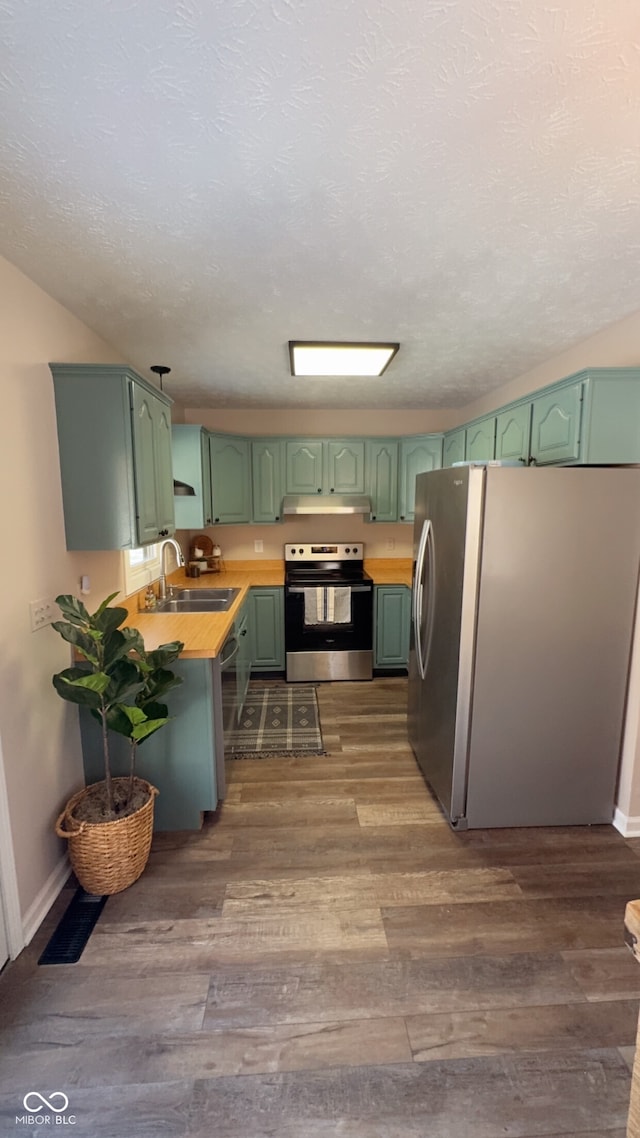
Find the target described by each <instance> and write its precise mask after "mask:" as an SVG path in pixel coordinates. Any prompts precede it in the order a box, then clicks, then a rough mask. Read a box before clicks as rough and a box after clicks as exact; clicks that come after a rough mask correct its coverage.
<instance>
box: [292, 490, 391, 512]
mask: <svg viewBox="0 0 640 1138" xmlns="http://www.w3.org/2000/svg"><path fill="white" fill-rule="evenodd" d="M282 513H283V515H284V514H289V515H291V514H370V513H371V499H370V498H367V496H366V494H286V495H285V497H284V498H283V499H282Z"/></svg>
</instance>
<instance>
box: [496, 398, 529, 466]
mask: <svg viewBox="0 0 640 1138" xmlns="http://www.w3.org/2000/svg"><path fill="white" fill-rule="evenodd" d="M530 442H531V404H530V403H524V404H523V405H522V406H521V407H513V408H512V409H511V410H510V411H502V412H501V413H500V414H499V415H498V416H497V418H496V458H505V459H507V458H508V459H519V460H520V462H523V463H524V464H525V465H526V464H527V463H528V462H529V447H530Z"/></svg>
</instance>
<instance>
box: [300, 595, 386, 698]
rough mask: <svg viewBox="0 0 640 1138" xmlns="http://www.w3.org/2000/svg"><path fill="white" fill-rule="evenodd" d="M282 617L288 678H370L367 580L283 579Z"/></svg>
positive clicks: (370, 619) (370, 608)
mask: <svg viewBox="0 0 640 1138" xmlns="http://www.w3.org/2000/svg"><path fill="white" fill-rule="evenodd" d="M347 594H348V595H347ZM284 618H285V650H286V659H287V679H288V680H315V679H371V676H372V667H373V585H372V584H371V582H366V583H359V584H354V585H348V586H326V585H320V584H317V583H316V584H314V585H308V584H307V585H305V584H302V583H300V584H287V586H286V587H285V605H284Z"/></svg>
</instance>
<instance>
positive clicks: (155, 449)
mask: <svg viewBox="0 0 640 1138" xmlns="http://www.w3.org/2000/svg"><path fill="white" fill-rule="evenodd" d="M132 411H133V457H134V482H135V492H136V519H137V531H138V541H139V543H140V545H145V544H147V543H149V542H151V541H157V540H158V538H159V537H166V536H167V535H168V534H170V533H173V532H174V528H175V527H174V520H173V474H172V467H171V418H170V414H169V409H168V407H167V406H166V405H165V404H164V403H161V402H160V401H159V400H158V399H156V398H155V396H154V395H152V394H151V393H150V392H149V391H148V390H147V389H146V388H144V387H142V386H140V385H139V384H137V383H133V384H132Z"/></svg>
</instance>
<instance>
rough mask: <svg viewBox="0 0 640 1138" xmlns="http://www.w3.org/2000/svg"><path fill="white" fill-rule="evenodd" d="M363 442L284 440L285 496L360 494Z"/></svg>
mask: <svg viewBox="0 0 640 1138" xmlns="http://www.w3.org/2000/svg"><path fill="white" fill-rule="evenodd" d="M364 483H365V474H364V439H331V440H329V441H328V442H322V441H321V440H320V439H287V440H286V442H285V491H286V493H287V494H334V493H335V494H364Z"/></svg>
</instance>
